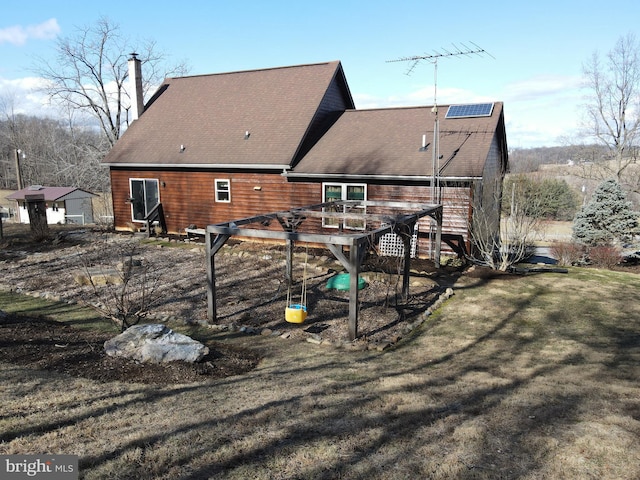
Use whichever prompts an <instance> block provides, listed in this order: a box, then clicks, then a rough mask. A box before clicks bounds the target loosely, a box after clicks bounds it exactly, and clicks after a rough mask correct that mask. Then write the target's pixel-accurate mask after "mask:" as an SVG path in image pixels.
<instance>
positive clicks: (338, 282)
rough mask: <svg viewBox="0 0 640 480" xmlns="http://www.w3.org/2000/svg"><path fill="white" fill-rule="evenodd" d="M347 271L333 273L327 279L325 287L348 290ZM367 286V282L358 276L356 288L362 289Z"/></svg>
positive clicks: (348, 275)
mask: <svg viewBox="0 0 640 480" xmlns="http://www.w3.org/2000/svg"><path fill="white" fill-rule="evenodd" d="M349 281H350V274H349V273H339V274H338V275H334V276H333V277H331V278H330V279H329V280H328V281H327V288H328V289H329V290H349ZM366 286H367V282H366V281H365V279H364V278H362V277H358V290H362V289H363V288H364V287H366Z"/></svg>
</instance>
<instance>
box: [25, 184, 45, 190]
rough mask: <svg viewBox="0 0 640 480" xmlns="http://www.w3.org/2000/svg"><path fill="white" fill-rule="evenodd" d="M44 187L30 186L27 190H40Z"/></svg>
mask: <svg viewBox="0 0 640 480" xmlns="http://www.w3.org/2000/svg"><path fill="white" fill-rule="evenodd" d="M43 188H44V187H43V186H42V185H30V186H29V188H27V190H32V191H34V190H42V189H43Z"/></svg>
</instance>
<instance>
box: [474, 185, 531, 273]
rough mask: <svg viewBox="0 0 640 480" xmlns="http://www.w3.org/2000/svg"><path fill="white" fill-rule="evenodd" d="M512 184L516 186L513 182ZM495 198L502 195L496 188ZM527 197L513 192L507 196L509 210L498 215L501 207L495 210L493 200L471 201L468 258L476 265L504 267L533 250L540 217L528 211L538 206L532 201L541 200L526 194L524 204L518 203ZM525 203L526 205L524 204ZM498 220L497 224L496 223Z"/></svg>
mask: <svg viewBox="0 0 640 480" xmlns="http://www.w3.org/2000/svg"><path fill="white" fill-rule="evenodd" d="M513 188H514V189H515V188H518V187H517V186H516V185H515V184H513ZM493 194H494V195H495V198H494V202H496V203H497V202H501V200H502V197H501V195H499V194H498V190H495V191H494V193H493ZM524 198H526V197H525V196H524V195H523V193H522V192H517V194H516V192H514V194H513V195H510V196H509V200H508V201H509V202H510V204H509V208H508V209H506V208H505V209H504V210H506V211H509V212H510V214H509V215H508V217H506V218H501V216H500V210H498V211H497V212H496V209H495V207H494V205H495V203H492V202H487V201H486V199H485V202H482V203H480V202H479V201H477V200H476V201H475V202H474V207H473V218H472V220H471V229H470V231H471V244H472V255H471V257H470V258H469V260H470V261H471V262H472V263H475V264H477V265H483V266H487V267H489V268H491V269H493V270H500V271H507V270H509V268H510V267H511V266H512V265H514V264H516V263H518V262H520V261H522V260H524V259H525V258H526V257H527V256H529V255H530V254H531V252H532V247H533V243H534V240H535V239H536V235H538V232H540V225H541V220H540V218H537V217H535V216H532V215H530V212H531V211H536V210H539V208H540V207H539V205H538V206H532V204H537V203H540V201H541V200H540V199H539V198H526V200H524V201H526V206H525V205H523V204H521V203H520V202H521V201H523V200H522V199H524ZM525 207H526V208H525ZM496 222H498V223H499V227H498V226H497V225H496Z"/></svg>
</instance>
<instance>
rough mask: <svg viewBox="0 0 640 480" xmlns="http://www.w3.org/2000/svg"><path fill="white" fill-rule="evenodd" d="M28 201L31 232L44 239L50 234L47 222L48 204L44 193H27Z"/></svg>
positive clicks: (26, 198)
mask: <svg viewBox="0 0 640 480" xmlns="http://www.w3.org/2000/svg"><path fill="white" fill-rule="evenodd" d="M24 199H25V201H26V202H27V213H28V214H29V224H30V226H31V233H32V234H33V235H34V237H35V238H36V239H39V240H41V239H44V238H46V237H47V236H48V235H49V224H48V223H47V205H46V203H45V201H44V195H43V194H42V193H38V194H33V195H25V196H24Z"/></svg>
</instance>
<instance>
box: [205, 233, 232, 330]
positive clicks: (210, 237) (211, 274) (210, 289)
mask: <svg viewBox="0 0 640 480" xmlns="http://www.w3.org/2000/svg"><path fill="white" fill-rule="evenodd" d="M230 236H231V235H223V234H220V235H215V234H214V233H213V232H211V231H209V229H206V230H205V240H206V243H207V320H208V322H209V323H215V322H216V320H217V318H218V312H217V311H216V263H215V259H216V253H217V252H218V250H220V249H221V248H222V246H223V245H224V244H225V243H226V242H227V240H228V239H229V237H230ZM214 237H215V238H214Z"/></svg>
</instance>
